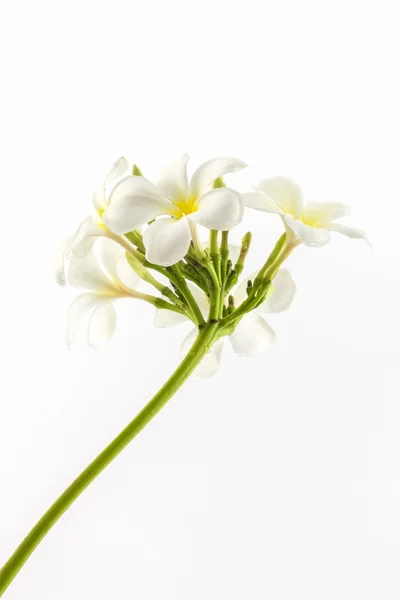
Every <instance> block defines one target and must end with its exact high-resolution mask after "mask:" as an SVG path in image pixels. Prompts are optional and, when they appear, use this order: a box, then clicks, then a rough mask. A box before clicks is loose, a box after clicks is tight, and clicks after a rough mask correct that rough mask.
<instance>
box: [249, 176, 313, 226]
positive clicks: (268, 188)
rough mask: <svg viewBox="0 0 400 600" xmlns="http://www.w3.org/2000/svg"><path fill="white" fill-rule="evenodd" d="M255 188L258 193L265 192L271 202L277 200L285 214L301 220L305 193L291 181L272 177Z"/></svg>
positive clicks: (285, 178) (257, 184)
mask: <svg viewBox="0 0 400 600" xmlns="http://www.w3.org/2000/svg"><path fill="white" fill-rule="evenodd" d="M253 187H254V189H255V190H256V191H257V192H264V194H266V195H267V196H269V197H270V198H271V200H275V202H276V203H277V204H278V205H279V206H280V208H281V209H282V210H283V212H285V213H288V214H290V215H292V216H293V217H294V218H295V219H300V218H301V215H302V213H303V207H304V198H303V192H302V191H301V188H300V186H299V185H297V183H295V182H294V181H292V180H291V179H288V178H287V177H272V178H271V179H263V180H262V181H260V182H258V183H256V184H255V185H254V186H253Z"/></svg>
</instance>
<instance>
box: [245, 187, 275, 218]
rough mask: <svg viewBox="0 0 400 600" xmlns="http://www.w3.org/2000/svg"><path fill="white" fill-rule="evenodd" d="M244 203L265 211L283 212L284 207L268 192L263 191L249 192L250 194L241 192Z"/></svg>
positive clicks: (249, 206)
mask: <svg viewBox="0 0 400 600" xmlns="http://www.w3.org/2000/svg"><path fill="white" fill-rule="evenodd" d="M241 196H242V198H243V203H244V205H245V206H247V207H248V208H254V209H255V210H262V211H264V212H270V213H278V214H282V212H283V211H282V209H281V208H280V207H279V204H278V203H277V202H276V201H275V200H274V199H273V198H271V197H270V196H267V194H264V193H263V192H249V193H248V194H241Z"/></svg>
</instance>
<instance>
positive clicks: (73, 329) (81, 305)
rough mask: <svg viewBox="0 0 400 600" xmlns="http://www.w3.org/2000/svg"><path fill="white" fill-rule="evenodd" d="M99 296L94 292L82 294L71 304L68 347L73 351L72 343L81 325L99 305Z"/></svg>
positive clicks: (67, 338) (67, 337) (68, 320)
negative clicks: (84, 318)
mask: <svg viewBox="0 0 400 600" xmlns="http://www.w3.org/2000/svg"><path fill="white" fill-rule="evenodd" d="M98 302H99V296H98V294H96V293H94V292H86V293H85V294H81V295H80V296H77V298H75V300H73V302H72V303H71V304H70V307H69V309H68V319H67V336H66V341H67V346H68V348H69V349H71V345H72V342H73V340H74V338H75V336H76V334H77V333H78V330H79V326H80V323H81V321H82V319H83V317H84V316H85V314H86V313H88V312H89V311H90V310H93V308H94V307H95V306H96V305H97V304H98Z"/></svg>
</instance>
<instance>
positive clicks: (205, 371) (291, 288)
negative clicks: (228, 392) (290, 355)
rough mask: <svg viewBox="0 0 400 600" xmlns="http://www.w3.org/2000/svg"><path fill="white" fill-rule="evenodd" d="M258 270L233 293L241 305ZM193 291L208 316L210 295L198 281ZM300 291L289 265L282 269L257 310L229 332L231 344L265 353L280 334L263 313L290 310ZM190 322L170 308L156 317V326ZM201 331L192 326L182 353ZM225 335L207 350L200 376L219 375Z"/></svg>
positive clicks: (251, 353)
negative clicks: (288, 267) (248, 283)
mask: <svg viewBox="0 0 400 600" xmlns="http://www.w3.org/2000/svg"><path fill="white" fill-rule="evenodd" d="M256 274H257V273H252V274H251V275H250V278H248V279H245V280H244V281H243V282H242V283H241V284H240V285H239V286H238V287H237V288H236V290H235V292H234V293H233V296H234V299H235V305H236V306H239V305H240V304H241V303H242V302H243V301H244V300H245V299H246V297H247V294H246V287H247V282H248V280H249V279H250V280H254V278H255V276H256ZM190 289H191V292H192V294H193V296H194V297H195V299H196V302H197V304H198V306H199V307H200V309H201V311H202V313H203V316H204V317H205V318H207V314H208V310H209V302H208V299H207V296H206V295H205V294H204V293H203V292H202V291H201V290H200V289H199V288H198V287H196V286H195V285H190ZM295 293H296V284H295V283H294V281H293V279H292V276H291V274H290V273H289V271H287V270H286V269H280V270H279V271H278V273H277V275H276V276H275V278H274V279H273V281H272V286H271V289H270V292H269V293H268V295H267V297H266V299H265V300H264V302H263V303H262V304H261V305H260V306H259V307H258V308H257V309H256V310H254V311H253V312H251V313H247V314H245V315H244V316H243V318H242V319H241V321H240V322H239V324H238V325H237V326H236V328H235V330H234V332H233V333H232V334H231V335H230V336H229V340H230V343H231V346H232V348H233V350H234V352H235V353H236V354H238V355H239V356H245V357H255V356H259V355H261V354H264V352H266V351H267V350H268V349H269V348H270V346H271V345H272V344H273V343H274V342H275V339H276V335H275V332H274V330H273V329H272V327H271V326H270V325H269V324H268V323H267V321H266V320H265V319H264V317H263V316H262V314H263V313H264V314H265V313H278V312H282V311H284V310H286V309H287V308H289V306H290V305H291V303H292V301H293V298H294V296H295ZM185 322H187V318H186V317H184V316H183V315H179V314H177V313H172V312H170V311H168V310H163V309H161V310H157V311H156V315H155V318H154V325H155V326H156V327H172V326H174V325H179V324H181V323H185ZM197 334H198V331H197V329H196V328H194V329H192V330H191V331H190V332H189V334H188V335H187V336H186V338H185V339H184V341H183V344H182V347H181V354H182V357H183V356H185V355H186V354H187V353H188V351H189V350H190V348H191V347H192V344H193V342H194V340H195V339H196V336H197ZM223 339H224V338H222V339H220V340H218V341H217V342H216V343H215V344H214V346H213V347H212V349H211V350H210V351H209V352H208V354H206V356H205V357H204V358H203V360H202V361H201V363H200V364H199V366H198V367H197V369H196V371H195V374H196V375H197V376H198V377H203V378H209V377H213V375H215V373H216V371H217V369H218V367H219V364H220V361H221V357H222V349H223Z"/></svg>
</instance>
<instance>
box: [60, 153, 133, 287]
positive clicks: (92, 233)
mask: <svg viewBox="0 0 400 600" xmlns="http://www.w3.org/2000/svg"><path fill="white" fill-rule="evenodd" d="M128 168H129V165H128V161H127V160H126V158H124V157H123V156H122V157H121V158H119V159H118V160H117V161H116V162H115V163H114V164H113V165H112V167H111V169H110V171H109V172H108V174H107V176H106V178H105V180H104V182H103V183H102V185H101V186H100V187H99V188H98V190H97V191H96V192H95V193H94V194H93V208H94V216H91V215H89V216H87V217H86V218H85V219H84V220H83V221H82V223H81V224H80V225H79V227H78V228H77V230H76V232H75V233H74V234H73V235H72V236H70V237H69V238H67V239H66V240H65V241H64V243H63V244H62V246H61V247H60V248H59V250H58V253H57V257H56V264H55V276H56V281H57V282H58V283H59V285H65V284H66V275H65V268H66V264H67V262H68V261H69V260H70V259H71V256H72V254H73V255H75V256H76V257H78V258H83V257H84V256H86V254H87V253H88V252H89V251H90V250H91V248H92V246H93V244H94V241H95V239H96V237H103V236H107V231H106V229H105V227H104V223H103V220H102V217H103V213H104V211H105V210H106V209H107V206H108V204H109V202H110V196H111V192H112V189H113V188H114V187H115V185H116V184H117V182H118V181H119V180H120V179H121V178H122V177H123V176H124V175H126V173H127V170H128Z"/></svg>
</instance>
